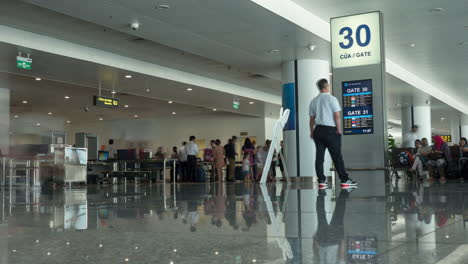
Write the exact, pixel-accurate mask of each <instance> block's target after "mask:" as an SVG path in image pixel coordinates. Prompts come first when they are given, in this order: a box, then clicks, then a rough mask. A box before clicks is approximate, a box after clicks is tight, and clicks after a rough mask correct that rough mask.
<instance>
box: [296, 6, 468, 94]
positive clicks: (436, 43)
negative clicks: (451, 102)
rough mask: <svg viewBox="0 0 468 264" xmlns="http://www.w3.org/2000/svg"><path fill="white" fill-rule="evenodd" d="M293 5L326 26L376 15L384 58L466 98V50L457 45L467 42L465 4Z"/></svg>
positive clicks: (449, 92) (467, 87)
mask: <svg viewBox="0 0 468 264" xmlns="http://www.w3.org/2000/svg"><path fill="white" fill-rule="evenodd" d="M293 1H295V2H296V3H298V4H299V5H301V6H303V7H304V8H306V9H307V10H309V11H310V12H311V13H313V14H315V15H317V16H318V17H320V18H322V19H323V20H325V21H329V20H330V18H331V17H336V16H343V15H350V14H358V13H363V12H369V11H375V10H380V11H381V12H382V13H383V15H384V16H383V17H384V31H385V47H386V55H387V56H388V57H391V58H392V60H393V61H394V62H396V63H398V64H400V65H403V66H404V67H405V68H406V69H408V70H409V71H411V72H412V73H414V74H415V75H418V76H421V77H423V78H424V80H425V81H427V82H429V83H430V84H432V85H434V86H436V87H440V88H441V89H444V92H445V93H447V94H449V95H450V96H452V97H459V95H460V94H465V93H467V92H468V90H467V89H468V75H467V74H465V72H466V70H467V69H468V45H460V43H462V42H465V41H468V27H467V26H468V20H467V17H466V14H468V2H467V1H464V0H463V1H440V0H427V1H407V0H393V1H375V0H359V1H347V0H327V1H320V0H293ZM435 8H443V9H444V11H442V12H431V10H432V9H435ZM411 43H414V44H415V46H414V47H410V44H411Z"/></svg>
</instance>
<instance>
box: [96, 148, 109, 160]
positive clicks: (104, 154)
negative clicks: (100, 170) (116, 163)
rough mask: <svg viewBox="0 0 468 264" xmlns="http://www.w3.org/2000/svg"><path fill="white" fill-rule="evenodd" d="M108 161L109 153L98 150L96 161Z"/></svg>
mask: <svg viewBox="0 0 468 264" xmlns="http://www.w3.org/2000/svg"><path fill="white" fill-rule="evenodd" d="M108 159H109V152H108V151H102V150H100V151H99V153H98V160H99V161H106V160H108Z"/></svg>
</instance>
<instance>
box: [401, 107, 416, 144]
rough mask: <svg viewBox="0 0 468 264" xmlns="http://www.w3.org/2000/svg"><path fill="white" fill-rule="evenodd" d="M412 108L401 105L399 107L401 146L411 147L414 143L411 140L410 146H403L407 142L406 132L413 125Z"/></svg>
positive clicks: (409, 130) (408, 131) (407, 132)
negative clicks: (400, 107)
mask: <svg viewBox="0 0 468 264" xmlns="http://www.w3.org/2000/svg"><path fill="white" fill-rule="evenodd" d="M412 112H413V110H412V107H403V108H402V109H401V136H402V137H401V142H402V147H412V146H413V144H414V143H412V142H411V146H405V143H408V139H407V138H408V134H409V133H410V132H411V128H412V127H413V113H412Z"/></svg>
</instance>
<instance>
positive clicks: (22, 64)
mask: <svg viewBox="0 0 468 264" xmlns="http://www.w3.org/2000/svg"><path fill="white" fill-rule="evenodd" d="M31 66H32V59H30V58H24V57H20V56H18V57H16V67H18V68H20V69H25V70H30V69H31Z"/></svg>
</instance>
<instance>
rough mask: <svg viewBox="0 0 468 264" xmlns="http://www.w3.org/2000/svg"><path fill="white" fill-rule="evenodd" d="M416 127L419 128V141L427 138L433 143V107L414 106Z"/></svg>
mask: <svg viewBox="0 0 468 264" xmlns="http://www.w3.org/2000/svg"><path fill="white" fill-rule="evenodd" d="M413 120H414V125H416V126H418V132H417V133H416V134H417V135H418V138H419V139H422V138H427V140H428V141H429V142H431V135H432V126H431V107H430V106H429V105H421V106H413Z"/></svg>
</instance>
